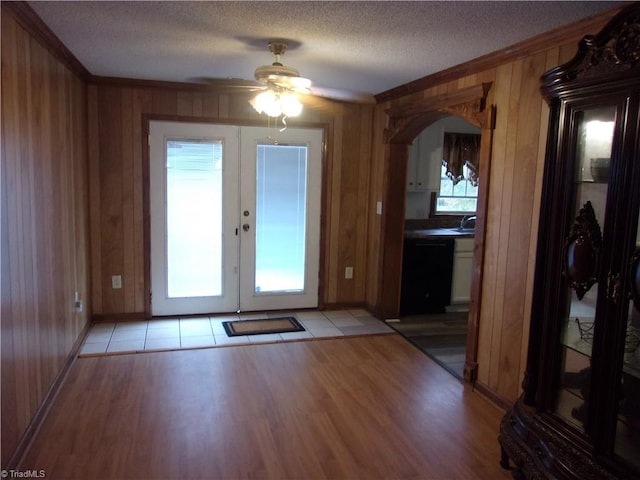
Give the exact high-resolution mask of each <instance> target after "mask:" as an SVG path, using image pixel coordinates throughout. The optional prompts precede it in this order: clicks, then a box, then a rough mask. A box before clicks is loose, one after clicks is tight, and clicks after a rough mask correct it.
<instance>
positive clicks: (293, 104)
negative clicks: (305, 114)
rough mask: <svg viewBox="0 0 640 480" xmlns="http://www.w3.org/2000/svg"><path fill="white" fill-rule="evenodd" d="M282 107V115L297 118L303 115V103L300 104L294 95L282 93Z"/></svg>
mask: <svg viewBox="0 0 640 480" xmlns="http://www.w3.org/2000/svg"><path fill="white" fill-rule="evenodd" d="M280 106H281V108H282V113H283V114H284V115H286V116H287V117H297V116H298V115H300V114H301V113H302V103H300V100H298V97H297V96H296V95H295V94H293V93H289V92H285V93H281V94H280Z"/></svg>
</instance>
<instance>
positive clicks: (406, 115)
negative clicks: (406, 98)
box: [384, 82, 493, 143]
mask: <svg viewBox="0 0 640 480" xmlns="http://www.w3.org/2000/svg"><path fill="white" fill-rule="evenodd" d="M491 85H492V83H491V82H488V83H482V84H478V85H475V86H473V87H469V88H464V89H461V90H458V91H456V92H453V93H445V94H442V95H436V96H434V97H429V98H424V99H419V100H414V101H412V102H410V103H407V104H405V105H398V106H394V107H391V108H389V109H387V111H386V112H387V115H388V116H389V126H388V127H387V129H386V130H385V137H384V141H385V143H409V142H410V141H412V140H413V138H414V137H415V136H416V135H417V134H418V133H420V132H421V131H422V130H423V129H424V128H426V127H427V126H428V125H429V124H431V123H433V122H435V121H436V120H439V119H440V118H442V117H446V116H448V115H456V116H458V117H462V118H464V119H465V120H467V121H469V122H470V123H472V124H473V125H475V126H477V127H478V128H491V125H490V124H491V123H492V121H493V120H492V115H490V114H489V110H487V109H486V108H485V107H486V100H487V94H488V92H489V89H490V88H491Z"/></svg>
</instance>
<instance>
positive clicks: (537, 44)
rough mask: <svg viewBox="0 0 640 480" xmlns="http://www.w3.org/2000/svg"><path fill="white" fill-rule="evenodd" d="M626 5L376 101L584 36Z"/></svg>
mask: <svg viewBox="0 0 640 480" xmlns="http://www.w3.org/2000/svg"><path fill="white" fill-rule="evenodd" d="M625 6H626V5H622V6H620V7H614V8H612V9H609V10H605V11H604V12H602V13H599V14H596V15H592V16H589V17H587V18H584V19H582V20H579V21H577V22H575V23H572V24H571V25H566V26H563V27H560V28H557V29H555V30H551V31H549V32H545V33H541V34H540V35H536V36H535V37H531V38H529V39H527V40H524V41H522V42H520V43H516V44H515V45H512V46H510V47H506V48H503V49H501V50H496V51H495V52H492V53H488V54H487V55H483V56H482V57H478V58H475V59H473V60H470V61H468V62H465V63H461V64H459V65H455V66H453V67H451V68H447V69H446V70H442V71H440V72H436V73H434V74H432V75H427V76H426V77H422V78H419V79H418V80H414V81H412V82H409V83H405V84H404V85H400V86H398V87H395V88H392V89H390V90H387V91H385V92H382V93H379V94H377V95H376V96H375V98H376V101H377V102H378V103H383V102H388V101H391V100H396V99H398V98H401V97H404V96H406V95H410V94H413V93H418V92H422V91H424V90H427V89H429V88H431V87H434V86H436V85H441V84H443V83H447V82H450V81H452V80H457V79H459V78H463V77H466V76H468V75H473V74H474V73H479V72H482V71H485V70H489V69H491V68H495V67H497V66H499V65H502V64H504V63H508V62H511V61H514V60H518V59H520V58H524V57H528V56H531V55H534V54H536V53H539V52H542V51H544V50H547V49H548V48H549V47H551V46H556V45H560V44H563V43H568V42H572V41H578V40H580V39H581V38H582V37H583V36H584V35H585V32H590V31H594V32H597V31H599V30H600V29H601V28H602V25H604V24H605V23H606V22H607V21H609V20H610V19H611V17H613V16H614V15H615V14H616V13H618V12H619V11H620V10H622V8H623V7H625ZM496 28H500V26H499V25H496ZM443 54H444V52H443Z"/></svg>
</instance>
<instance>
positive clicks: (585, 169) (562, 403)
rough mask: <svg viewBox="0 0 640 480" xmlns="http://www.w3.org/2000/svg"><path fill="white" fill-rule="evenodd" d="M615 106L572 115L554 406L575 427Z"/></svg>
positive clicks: (587, 360)
mask: <svg viewBox="0 0 640 480" xmlns="http://www.w3.org/2000/svg"><path fill="white" fill-rule="evenodd" d="M615 114H616V109H615V107H607V108H597V109H589V110H585V111H582V112H578V113H577V115H576V124H577V131H576V134H577V136H576V147H575V148H576V161H577V168H576V178H575V192H576V197H575V200H574V210H573V211H574V212H575V213H574V218H575V221H574V222H573V225H571V228H570V231H569V236H568V238H567V240H566V245H565V251H566V253H565V262H566V263H565V273H566V276H567V279H568V283H569V287H568V289H567V300H568V301H567V303H566V304H567V306H568V311H567V312H566V315H565V317H564V320H563V329H562V333H561V344H562V348H561V362H562V364H561V375H560V377H559V378H560V389H559V391H558V393H557V396H556V402H555V411H556V413H558V415H560V416H562V417H563V418H564V419H565V420H567V421H568V422H570V423H572V424H573V425H575V426H576V427H578V428H579V429H581V430H584V428H585V422H586V420H587V409H588V401H589V388H590V384H591V351H592V344H593V331H594V322H595V317H596V300H597V296H598V288H599V285H598V282H597V279H596V275H597V271H596V268H597V256H598V253H597V252H598V250H599V249H600V242H601V240H602V237H601V229H602V227H603V226H604V222H605V207H606V200H607V189H608V181H609V159H610V158H611V147H612V141H613V128H614V121H615Z"/></svg>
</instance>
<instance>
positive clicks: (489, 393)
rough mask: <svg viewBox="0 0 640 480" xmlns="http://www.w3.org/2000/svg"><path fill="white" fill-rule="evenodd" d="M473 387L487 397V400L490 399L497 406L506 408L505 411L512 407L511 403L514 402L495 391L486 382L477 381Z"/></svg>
mask: <svg viewBox="0 0 640 480" xmlns="http://www.w3.org/2000/svg"><path fill="white" fill-rule="evenodd" d="M473 389H474V390H475V391H477V392H478V393H479V394H480V395H482V396H483V397H485V398H486V399H487V400H489V401H490V402H491V403H493V404H495V405H496V406H498V407H499V408H501V409H502V410H504V411H505V412H506V411H507V410H509V409H510V408H511V405H512V404H513V402H511V401H509V400H507V399H506V398H505V397H503V396H502V395H500V394H498V393H496V392H494V391H493V390H491V389H490V388H489V387H487V386H486V385H485V384H483V383H481V382H478V381H476V383H475V384H474V386H473Z"/></svg>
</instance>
